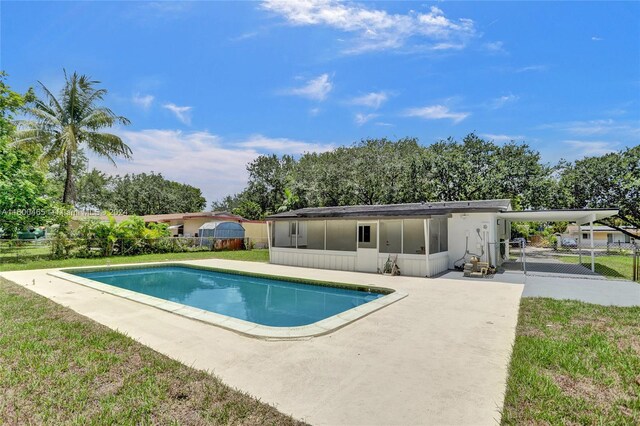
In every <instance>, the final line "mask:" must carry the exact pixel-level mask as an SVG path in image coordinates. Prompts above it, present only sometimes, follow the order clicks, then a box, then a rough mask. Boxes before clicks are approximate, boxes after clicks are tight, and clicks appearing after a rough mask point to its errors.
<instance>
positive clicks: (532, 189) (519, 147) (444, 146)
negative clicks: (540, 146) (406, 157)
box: [423, 133, 551, 208]
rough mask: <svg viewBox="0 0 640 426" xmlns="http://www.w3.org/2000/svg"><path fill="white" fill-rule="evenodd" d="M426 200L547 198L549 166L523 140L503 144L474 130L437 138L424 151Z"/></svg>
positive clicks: (530, 202)
mask: <svg viewBox="0 0 640 426" xmlns="http://www.w3.org/2000/svg"><path fill="white" fill-rule="evenodd" d="M424 167H425V170H424V174H425V175H424V176H425V177H426V179H425V180H424V187H423V194H424V196H425V201H458V200H482V199H494V198H509V199H514V200H517V203H518V204H520V205H521V207H522V208H531V207H542V206H544V205H545V204H546V201H547V199H546V197H547V191H546V185H547V184H548V183H549V181H550V174H551V173H550V172H551V169H550V168H549V167H547V166H545V165H543V164H541V163H540V154H539V153H538V152H536V151H534V150H532V149H530V148H529V147H528V145H526V144H517V143H514V142H510V143H506V144H504V145H502V146H499V145H496V144H495V143H493V142H488V141H485V140H483V139H481V138H479V137H478V136H476V135H475V134H473V133H472V134H469V135H467V136H466V137H465V138H464V139H463V140H462V143H458V142H456V141H455V140H453V139H451V138H450V139H448V140H446V141H440V142H438V143H435V144H433V145H431V146H429V147H427V148H426V149H425V152H424Z"/></svg>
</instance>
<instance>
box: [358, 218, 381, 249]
mask: <svg viewBox="0 0 640 426" xmlns="http://www.w3.org/2000/svg"><path fill="white" fill-rule="evenodd" d="M376 233H377V225H376V224H375V223H371V224H366V225H364V224H363V225H358V248H376V247H377V245H376Z"/></svg>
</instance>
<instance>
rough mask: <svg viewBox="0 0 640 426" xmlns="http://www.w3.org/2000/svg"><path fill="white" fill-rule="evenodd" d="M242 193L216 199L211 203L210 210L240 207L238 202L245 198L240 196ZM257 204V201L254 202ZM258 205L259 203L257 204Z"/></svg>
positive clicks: (228, 210)
mask: <svg viewBox="0 0 640 426" xmlns="http://www.w3.org/2000/svg"><path fill="white" fill-rule="evenodd" d="M242 195H243V194H233V195H225V196H224V198H222V200H216V201H213V202H212V203H211V211H212V212H222V211H225V212H230V211H233V210H234V209H236V208H238V207H240V204H241V203H242V202H244V201H245V200H244V199H243V198H242ZM256 204H257V203H256ZM258 207H260V205H258Z"/></svg>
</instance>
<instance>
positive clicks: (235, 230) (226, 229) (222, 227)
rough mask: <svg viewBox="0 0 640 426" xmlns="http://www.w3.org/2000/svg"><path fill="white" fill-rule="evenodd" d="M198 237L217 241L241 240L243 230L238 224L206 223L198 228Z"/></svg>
mask: <svg viewBox="0 0 640 426" xmlns="http://www.w3.org/2000/svg"><path fill="white" fill-rule="evenodd" d="M198 236H199V237H201V238H215V239H219V240H230V239H238V238H240V239H243V238H244V228H243V227H242V225H240V224H239V223H238V222H222V221H216V222H207V223H205V224H203V225H202V226H201V227H200V228H198Z"/></svg>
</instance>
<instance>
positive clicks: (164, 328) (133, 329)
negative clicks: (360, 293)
mask: <svg viewBox="0 0 640 426" xmlns="http://www.w3.org/2000/svg"><path fill="white" fill-rule="evenodd" d="M184 263H193V264H202V265H209V266H214V267H220V268H228V269H238V270H245V271H253V272H262V273H271V274H278V275H289V276H294V277H306V278H316V279H322V280H331V281H341V282H349V283H357V284H371V285H379V286H384V287H391V288H395V289H399V290H402V291H404V292H407V293H408V294H409V295H408V297H406V298H404V299H402V300H400V301H398V302H396V303H394V304H392V305H390V306H387V307H385V308H383V309H381V310H379V311H377V312H374V313H373V314H371V315H369V316H367V317H364V318H362V319H360V320H358V321H356V322H355V323H352V324H349V325H347V326H346V327H344V328H342V329H339V330H337V331H335V332H334V333H332V334H328V335H326V336H321V337H316V338H310V339H307V340H300V341H264V340H258V339H253V338H249V337H244V336H241V335H238V334H235V333H233V332H231V331H227V330H224V329H220V328H217V327H215V326H211V325H208V324H204V323H201V322H198V321H195V320H192V319H188V318H185V317H181V316H178V315H175V314H171V313H168V312H164V311H161V310H158V309H155V308H153V307H150V306H146V305H141V304H138V303H136V302H133V301H130V300H126V299H122V298H119V297H117V296H113V295H110V294H104V293H101V292H99V291H97V290H94V289H91V288H87V287H83V286H80V285H77V284H73V283H70V282H67V281H63V280H60V279H57V278H54V277H51V276H48V275H46V271H44V270H39V271H16V272H3V273H2V274H1V275H2V276H3V277H5V278H7V279H9V280H11V281H14V282H16V283H19V284H21V285H25V286H27V287H28V288H29V289H31V290H33V291H35V292H37V293H39V294H42V295H44V296H46V297H48V298H50V299H52V300H54V301H56V302H57V303H60V304H62V305H64V306H68V307H70V308H71V309H73V310H75V311H76V312H79V313H80V314H83V315H86V316H87V317H89V318H92V319H94V320H95V321H97V322H100V323H102V324H105V325H107V326H108V327H111V328H113V329H118V330H120V331H122V332H124V333H126V334H127V335H129V336H131V337H132V338H134V339H136V340H138V341H140V342H142V343H143V344H145V345H148V346H150V347H151V348H153V349H155V350H157V351H159V352H161V353H164V354H166V355H168V356H170V357H172V358H175V359H178V360H180V361H182V362H184V363H185V364H187V365H191V366H193V367H195V368H199V369H203V370H208V371H211V372H212V373H214V374H216V375H218V376H219V377H220V378H221V379H222V380H223V381H224V382H225V383H227V384H229V385H231V386H234V387H236V388H239V389H241V390H243V391H246V392H248V393H250V394H252V395H254V396H256V397H258V398H259V399H261V400H262V401H265V402H268V403H270V404H273V405H275V406H276V407H277V408H278V409H280V410H281V411H282V412H285V413H288V414H291V415H293V416H294V417H296V418H299V419H302V420H306V421H308V422H310V423H312V424H361V425H364V424H367V425H373V424H385V425H391V424H438V425H489V424H496V423H497V422H498V421H499V419H500V414H499V412H500V409H501V408H502V402H503V396H504V390H505V381H506V378H507V368H508V363H509V358H510V355H511V347H512V344H513V340H514V335H515V326H516V323H517V316H518V306H519V301H520V295H521V293H522V289H523V286H522V285H518V284H508V283H502V282H497V281H492V282H489V281H487V282H482V283H481V285H478V283H477V282H470V281H463V280H451V279H425V278H412V277H388V276H382V275H375V274H362V273H350V272H341V271H327V270H318V269H308V268H294V267H287V266H280V265H269V264H261V263H251V262H237V261H225V260H203V261H193V262H184ZM33 280H35V285H33V284H32V283H33Z"/></svg>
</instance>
